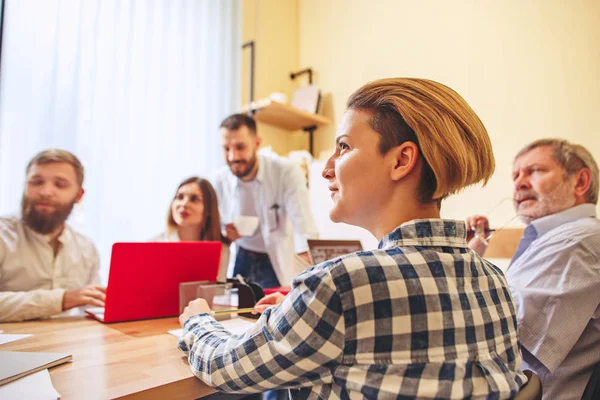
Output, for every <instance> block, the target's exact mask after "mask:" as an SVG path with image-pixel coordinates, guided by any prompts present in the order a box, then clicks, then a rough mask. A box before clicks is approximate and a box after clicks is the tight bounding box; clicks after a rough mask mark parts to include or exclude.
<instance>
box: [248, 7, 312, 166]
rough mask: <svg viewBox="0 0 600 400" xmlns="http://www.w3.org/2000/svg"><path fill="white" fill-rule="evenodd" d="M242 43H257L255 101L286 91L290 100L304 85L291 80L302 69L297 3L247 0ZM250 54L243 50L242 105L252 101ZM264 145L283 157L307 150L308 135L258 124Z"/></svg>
mask: <svg viewBox="0 0 600 400" xmlns="http://www.w3.org/2000/svg"><path fill="white" fill-rule="evenodd" d="M243 7H244V10H243V21H242V23H243V27H242V40H243V41H244V42H247V41H249V40H254V41H255V43H256V44H255V46H256V53H255V57H256V63H255V81H254V99H255V100H257V99H262V98H265V97H268V96H269V94H270V93H273V92H283V93H286V94H287V95H288V98H289V99H291V96H292V93H293V91H294V89H296V88H297V87H298V84H299V83H301V82H295V81H292V80H291V79H290V77H289V74H290V72H292V71H296V70H298V69H299V62H298V59H299V53H298V33H299V30H298V2H297V0H244V2H243ZM249 61H250V52H249V50H244V55H243V63H242V102H243V103H248V99H249V68H250V67H249V65H250V64H249ZM258 131H259V135H260V136H261V137H262V138H263V146H272V147H273V150H275V151H276V152H277V153H279V154H281V155H285V154H287V153H288V152H289V151H290V150H293V149H307V148H308V139H307V137H308V136H307V135H306V134H305V133H304V132H302V131H297V132H289V131H286V130H283V129H279V128H275V127H272V126H270V125H266V124H259V125H258Z"/></svg>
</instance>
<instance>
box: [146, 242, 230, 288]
mask: <svg viewBox="0 0 600 400" xmlns="http://www.w3.org/2000/svg"><path fill="white" fill-rule="evenodd" d="M151 242H181V239H180V238H179V234H178V233H177V231H176V230H173V231H170V232H165V233H163V234H161V235H159V236H157V237H155V238H154V239H152V240H151ZM222 244H223V247H221V261H220V263H219V274H218V275H217V280H218V281H219V282H225V281H226V280H227V267H228V266H229V245H227V244H225V243H222Z"/></svg>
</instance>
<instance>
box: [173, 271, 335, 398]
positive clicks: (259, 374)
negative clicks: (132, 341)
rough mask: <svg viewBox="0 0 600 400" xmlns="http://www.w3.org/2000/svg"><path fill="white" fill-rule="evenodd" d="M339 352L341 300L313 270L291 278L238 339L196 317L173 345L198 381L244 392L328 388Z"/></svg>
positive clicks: (326, 276) (327, 277) (329, 281)
mask: <svg viewBox="0 0 600 400" xmlns="http://www.w3.org/2000/svg"><path fill="white" fill-rule="evenodd" d="M343 347H344V318H343V317H342V303H341V299H340V296H339V294H338V292H337V291H336V288H335V285H334V283H333V279H332V278H331V275H330V274H329V272H328V271H327V270H325V269H318V268H313V269H309V270H307V271H306V272H305V273H303V274H301V275H299V276H298V277H296V278H295V279H294V282H293V290H292V291H291V292H290V293H289V294H288V295H287V296H286V297H285V299H284V300H283V302H282V303H281V304H280V305H279V306H278V307H274V308H271V309H268V310H266V311H265V312H264V313H263V314H262V315H261V317H260V319H259V320H258V321H257V323H256V324H255V325H254V326H253V327H252V328H251V329H250V330H249V331H247V332H246V333H245V334H244V335H242V336H239V337H238V336H234V335H232V334H231V333H229V332H228V331H227V330H225V328H223V326H221V325H220V324H219V323H218V322H217V321H215V320H214V319H213V318H212V317H210V316H208V315H207V314H201V315H196V316H194V317H192V318H190V319H189V320H188V321H187V322H186V323H185V325H184V334H183V336H182V337H181V339H180V340H179V348H180V349H181V350H182V351H184V352H186V353H187V354H188V359H189V363H190V366H191V369H192V372H193V373H194V375H196V376H197V377H198V378H199V379H201V380H202V381H203V382H205V383H207V384H208V385H210V386H213V387H215V388H217V389H219V390H222V391H225V392H247V393H252V392H262V391H265V390H268V389H272V388H284V387H292V386H293V387H308V386H312V385H314V384H318V383H321V384H330V383H332V369H333V367H334V366H335V365H337V364H338V363H339V362H340V361H341V359H342V355H343Z"/></svg>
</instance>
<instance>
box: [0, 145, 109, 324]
mask: <svg viewBox="0 0 600 400" xmlns="http://www.w3.org/2000/svg"><path fill="white" fill-rule="evenodd" d="M82 185H83V166H82V165H81V162H80V161H79V160H78V159H77V157H75V156H74V155H73V154H71V153H69V152H67V151H64V150H58V149H50V150H45V151H42V152H41V153H39V154H37V155H36V156H35V157H34V158H33V159H32V160H31V161H30V163H29V165H28V166H27V169H26V183H25V190H24V193H23V198H22V202H21V212H22V215H21V217H20V218H19V217H0V322H8V321H23V320H29V319H36V318H44V317H49V316H51V315H55V314H59V313H61V312H62V311H66V310H69V309H71V308H74V307H79V306H84V305H94V306H100V307H102V306H104V299H105V292H106V288H104V287H102V286H99V285H98V283H99V280H100V279H99V275H98V271H99V259H98V251H97V250H96V247H95V246H94V244H93V243H92V241H91V240H90V239H88V238H87V237H85V236H83V235H82V234H80V233H78V232H75V231H74V230H73V229H72V228H71V227H70V226H69V225H67V223H66V220H67V218H68V217H69V215H70V214H71V211H72V210H73V206H74V205H75V204H76V203H78V202H80V201H81V199H82V197H83V193H84V190H83V187H82Z"/></svg>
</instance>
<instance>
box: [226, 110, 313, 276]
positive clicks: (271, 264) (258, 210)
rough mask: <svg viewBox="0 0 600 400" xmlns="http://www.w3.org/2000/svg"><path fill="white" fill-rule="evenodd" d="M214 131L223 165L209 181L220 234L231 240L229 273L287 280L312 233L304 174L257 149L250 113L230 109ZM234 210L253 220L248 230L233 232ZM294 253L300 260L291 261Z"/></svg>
mask: <svg viewBox="0 0 600 400" xmlns="http://www.w3.org/2000/svg"><path fill="white" fill-rule="evenodd" d="M219 133H220V136H221V146H222V149H223V155H224V158H225V161H226V162H227V166H224V167H223V168H222V169H221V170H219V171H218V172H217V175H216V177H215V185H214V186H215V191H216V192H217V197H218V199H219V212H220V214H221V222H222V223H224V224H225V226H224V228H225V236H226V237H227V238H228V239H229V240H230V241H232V242H234V241H235V244H236V249H237V252H236V258H235V266H234V270H233V274H234V276H236V275H238V274H239V275H241V276H243V277H245V278H247V279H249V280H251V281H254V282H256V283H258V284H259V285H261V286H262V287H265V288H270V287H276V286H289V285H290V284H291V281H292V278H293V277H294V276H296V275H297V274H298V273H300V272H302V270H303V269H305V268H306V267H307V266H309V265H310V264H311V262H310V258H309V256H308V245H307V239H310V238H316V237H317V236H318V230H317V227H316V224H315V221H314V218H313V215H312V211H311V209H310V203H309V197H308V189H307V188H306V179H305V177H304V174H303V172H302V170H301V168H300V166H299V165H296V164H295V163H293V162H291V161H289V160H286V159H283V158H281V157H276V156H266V155H261V154H259V153H258V149H259V147H260V143H261V138H260V136H258V134H257V131H256V122H255V121H254V119H252V117H249V116H247V115H244V114H234V115H230V116H229V117H227V118H225V120H223V122H222V123H221V126H220V129H219ZM239 216H245V217H250V218H255V219H256V220H258V226H257V227H256V229H255V230H254V231H253V232H252V233H251V234H247V235H245V236H243V235H241V234H240V232H238V230H237V228H236V226H234V224H233V222H234V221H235V220H236V217H239ZM294 253H296V254H297V255H298V256H299V257H300V259H301V260H303V262H298V263H296V261H295V260H296V258H295V256H294Z"/></svg>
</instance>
